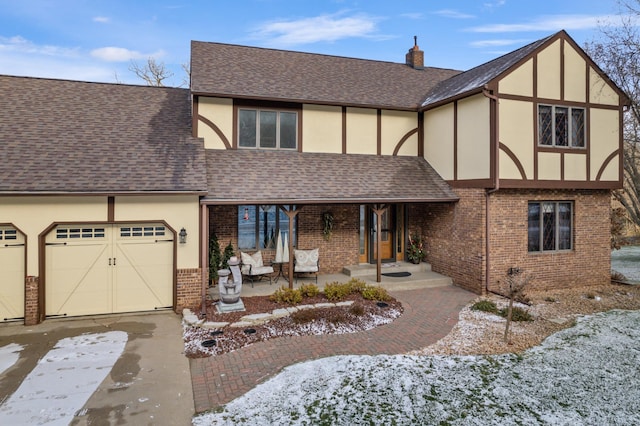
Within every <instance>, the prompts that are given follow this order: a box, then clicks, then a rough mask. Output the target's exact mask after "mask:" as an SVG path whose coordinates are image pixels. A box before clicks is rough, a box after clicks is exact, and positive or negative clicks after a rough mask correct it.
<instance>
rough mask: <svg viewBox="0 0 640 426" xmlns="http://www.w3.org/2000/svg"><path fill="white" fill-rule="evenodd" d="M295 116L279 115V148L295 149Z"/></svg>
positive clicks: (286, 113) (290, 114)
mask: <svg viewBox="0 0 640 426" xmlns="http://www.w3.org/2000/svg"><path fill="white" fill-rule="evenodd" d="M296 116H297V114H296V113H295V112H281V113H280V148H292V149H293V148H295V147H296V133H297V125H296V122H297V120H296Z"/></svg>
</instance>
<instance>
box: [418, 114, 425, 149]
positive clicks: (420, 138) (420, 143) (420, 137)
mask: <svg viewBox="0 0 640 426" xmlns="http://www.w3.org/2000/svg"><path fill="white" fill-rule="evenodd" d="M418 156H420V157H422V158H424V112H418Z"/></svg>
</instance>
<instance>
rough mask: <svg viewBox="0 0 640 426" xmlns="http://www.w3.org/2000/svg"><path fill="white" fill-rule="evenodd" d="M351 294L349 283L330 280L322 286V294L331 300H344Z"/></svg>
mask: <svg viewBox="0 0 640 426" xmlns="http://www.w3.org/2000/svg"><path fill="white" fill-rule="evenodd" d="M350 294H351V285H350V284H349V283H339V282H332V283H329V284H327V285H325V286H324V295H325V296H326V297H327V300H329V301H331V302H335V301H339V300H344V298H346V297H347V296H348V295H350Z"/></svg>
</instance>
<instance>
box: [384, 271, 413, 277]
mask: <svg viewBox="0 0 640 426" xmlns="http://www.w3.org/2000/svg"><path fill="white" fill-rule="evenodd" d="M382 275H384V276H385V277H394V278H399V277H410V276H411V272H385V273H383V274H382Z"/></svg>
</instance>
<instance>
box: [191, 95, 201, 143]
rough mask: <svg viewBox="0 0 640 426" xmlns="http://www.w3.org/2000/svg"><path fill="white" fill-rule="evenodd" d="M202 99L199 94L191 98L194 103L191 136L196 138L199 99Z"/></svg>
mask: <svg viewBox="0 0 640 426" xmlns="http://www.w3.org/2000/svg"><path fill="white" fill-rule="evenodd" d="M199 100H200V97H199V96H196V95H194V96H193V98H192V99H191V104H192V105H193V111H191V136H193V137H194V138H197V137H198V115H199V113H198V109H199V107H198V101H199Z"/></svg>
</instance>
